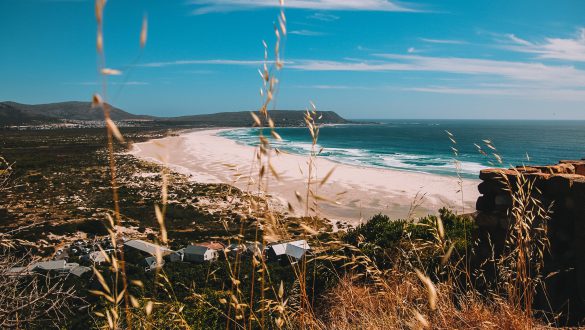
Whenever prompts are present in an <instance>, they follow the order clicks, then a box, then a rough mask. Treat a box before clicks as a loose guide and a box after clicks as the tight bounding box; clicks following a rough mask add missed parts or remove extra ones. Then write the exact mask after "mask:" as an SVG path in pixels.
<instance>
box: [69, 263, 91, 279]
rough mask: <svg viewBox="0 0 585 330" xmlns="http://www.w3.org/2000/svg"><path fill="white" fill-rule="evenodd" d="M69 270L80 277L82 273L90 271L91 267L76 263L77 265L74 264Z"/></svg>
mask: <svg viewBox="0 0 585 330" xmlns="http://www.w3.org/2000/svg"><path fill="white" fill-rule="evenodd" d="M69 272H70V273H71V274H73V275H75V276H78V277H80V276H81V275H83V274H85V273H87V272H91V268H89V267H85V266H79V265H77V266H74V267H73V268H71V269H70V270H69Z"/></svg>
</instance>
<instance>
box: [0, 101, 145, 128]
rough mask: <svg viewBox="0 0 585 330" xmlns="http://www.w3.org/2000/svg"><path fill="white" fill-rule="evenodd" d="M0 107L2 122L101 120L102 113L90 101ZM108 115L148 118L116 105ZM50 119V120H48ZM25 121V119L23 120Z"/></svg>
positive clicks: (114, 118) (2, 104) (120, 118)
mask: <svg viewBox="0 0 585 330" xmlns="http://www.w3.org/2000/svg"><path fill="white" fill-rule="evenodd" d="M0 109H4V111H3V112H2V113H0V122H1V123H4V120H5V119H8V118H20V119H21V120H26V119H27V118H33V119H39V120H42V119H43V118H51V119H53V121H55V120H103V119H104V113H103V111H102V110H101V109H95V108H92V107H91V103H90V102H79V101H71V102H59V103H49V104H35V105H30V104H22V103H16V102H2V103H0ZM110 116H111V117H112V119H113V120H139V119H150V117H149V116H141V115H134V114H131V113H129V112H126V111H124V110H121V109H118V108H116V107H111V110H110ZM49 121H50V120H49ZM25 123H26V121H25Z"/></svg>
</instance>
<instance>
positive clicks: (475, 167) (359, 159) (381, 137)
mask: <svg viewBox="0 0 585 330" xmlns="http://www.w3.org/2000/svg"><path fill="white" fill-rule="evenodd" d="M367 122H374V120H368V121H367ZM375 122H376V124H359V125H338V126H323V127H322V128H321V130H320V134H319V140H318V146H317V148H318V149H317V150H319V149H320V148H323V151H322V153H321V155H320V156H321V157H326V158H328V159H330V160H333V161H336V162H340V163H346V164H353V165H360V166H372V167H381V168H391V169H398V170H405V171H418V172H427V173H434V174H440V175H449V176H457V175H458V173H459V174H460V175H461V176H462V177H465V178H477V176H478V174H479V171H480V170H481V169H483V168H487V167H494V166H496V167H509V166H512V165H513V166H517V165H523V164H524V165H531V164H532V165H546V164H554V163H557V162H558V161H559V160H561V159H581V158H584V157H585V121H519V120H506V121H503V120H383V121H380V120H375ZM277 131H278V133H279V134H280V135H281V136H282V138H283V141H282V142H277V141H273V143H274V144H275V145H276V146H277V147H278V148H280V149H282V150H285V151H287V152H290V153H297V154H304V155H306V154H308V153H309V152H310V150H311V137H310V135H309V132H308V130H307V128H278V129H277ZM447 131H448V132H450V133H451V134H453V139H454V140H455V141H456V144H453V142H452V141H451V140H450V139H449V136H448V134H447ZM220 136H223V137H226V138H229V139H232V140H235V141H237V142H239V143H242V144H247V145H256V144H257V143H258V129H255V128H245V129H234V130H229V131H223V132H221V133H220ZM484 140H489V141H490V142H489V143H490V144H491V145H492V146H493V147H495V148H496V150H495V151H494V150H492V149H491V148H489V147H488V146H487V145H486V142H484ZM474 144H477V145H479V146H480V147H481V149H482V150H483V151H484V152H485V153H487V154H488V155H487V156H486V155H484V154H482V153H481V152H480V151H478V148H477V146H475V145H474ZM452 147H453V148H455V149H456V150H457V154H458V155H457V156H455V154H454V151H453V149H452ZM493 153H496V154H497V155H499V157H501V159H502V164H499V162H498V160H497V158H496V157H494V156H493V155H492V154H493ZM455 159H457V160H458V162H459V164H460V165H461V166H460V170H459V171H458V170H457V169H456V167H455Z"/></svg>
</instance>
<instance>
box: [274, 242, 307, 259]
mask: <svg viewBox="0 0 585 330" xmlns="http://www.w3.org/2000/svg"><path fill="white" fill-rule="evenodd" d="M289 246H292V247H291V248H289ZM269 248H271V249H272V250H273V251H274V253H275V254H276V255H277V256H280V255H283V254H288V252H287V251H289V250H290V251H295V252H291V253H294V254H295V255H298V254H299V253H300V251H299V250H302V251H304V252H303V253H302V254H304V253H305V252H306V251H308V250H310V249H311V247H310V246H309V243H307V241H305V240H304V239H303V240H298V241H292V242H285V243H278V244H272V245H270V247H269ZM291 256H292V255H291ZM301 256H302V255H301Z"/></svg>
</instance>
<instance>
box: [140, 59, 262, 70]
mask: <svg viewBox="0 0 585 330" xmlns="http://www.w3.org/2000/svg"><path fill="white" fill-rule="evenodd" d="M262 64H264V61H256V60H229V59H227V60H226V59H213V60H176V61H168V62H150V63H143V64H138V66H141V67H150V68H158V67H167V66H176V65H250V66H259V65H262Z"/></svg>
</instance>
